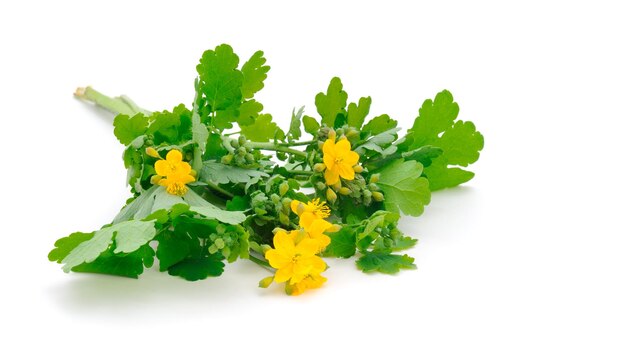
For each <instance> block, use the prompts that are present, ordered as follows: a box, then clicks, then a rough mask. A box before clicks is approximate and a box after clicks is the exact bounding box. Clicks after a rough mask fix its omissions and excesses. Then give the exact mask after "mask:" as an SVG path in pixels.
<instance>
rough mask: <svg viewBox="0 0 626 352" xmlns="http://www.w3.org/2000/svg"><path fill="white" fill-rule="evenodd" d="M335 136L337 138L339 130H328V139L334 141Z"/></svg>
mask: <svg viewBox="0 0 626 352" xmlns="http://www.w3.org/2000/svg"><path fill="white" fill-rule="evenodd" d="M335 138H337V132H335V130H333V129H331V130H330V131H328V139H332V140H333V141H334V140H335Z"/></svg>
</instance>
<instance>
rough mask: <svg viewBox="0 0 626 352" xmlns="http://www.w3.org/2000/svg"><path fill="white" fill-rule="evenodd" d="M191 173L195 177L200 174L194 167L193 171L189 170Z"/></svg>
mask: <svg viewBox="0 0 626 352" xmlns="http://www.w3.org/2000/svg"><path fill="white" fill-rule="evenodd" d="M189 174H190V175H191V176H193V178H196V176H198V173H197V172H196V170H194V169H191V171H189Z"/></svg>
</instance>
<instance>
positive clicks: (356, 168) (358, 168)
mask: <svg viewBox="0 0 626 352" xmlns="http://www.w3.org/2000/svg"><path fill="white" fill-rule="evenodd" d="M352 169H353V170H354V172H356V173H357V174H360V173H361V172H363V166H361V165H359V164H356V165H354V166H353V167H352Z"/></svg>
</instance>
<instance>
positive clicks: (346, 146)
mask: <svg viewBox="0 0 626 352" xmlns="http://www.w3.org/2000/svg"><path fill="white" fill-rule="evenodd" d="M335 151H336V153H337V154H343V153H347V152H349V151H350V142H348V140H347V139H342V140H340V141H339V142H337V144H335Z"/></svg>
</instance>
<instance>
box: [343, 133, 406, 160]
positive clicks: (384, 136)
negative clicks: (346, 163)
mask: <svg viewBox="0 0 626 352" xmlns="http://www.w3.org/2000/svg"><path fill="white" fill-rule="evenodd" d="M399 130H400V129H399V128H392V129H389V130H387V131H384V132H381V133H379V134H375V135H373V136H372V137H371V138H369V139H367V140H366V141H365V142H364V143H362V144H361V145H359V146H358V147H357V148H355V149H354V151H355V152H357V153H359V154H361V155H363V154H365V149H367V150H373V151H375V152H378V153H380V154H381V155H382V156H383V157H384V156H387V155H389V154H393V153H394V152H395V150H396V148H395V147H394V148H393V149H391V150H383V148H386V147H388V146H389V145H391V143H393V142H394V141H395V140H396V139H397V138H398V131H399Z"/></svg>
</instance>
